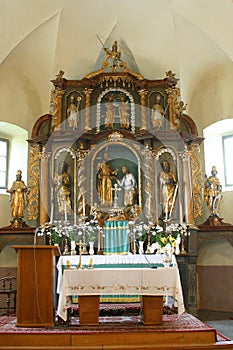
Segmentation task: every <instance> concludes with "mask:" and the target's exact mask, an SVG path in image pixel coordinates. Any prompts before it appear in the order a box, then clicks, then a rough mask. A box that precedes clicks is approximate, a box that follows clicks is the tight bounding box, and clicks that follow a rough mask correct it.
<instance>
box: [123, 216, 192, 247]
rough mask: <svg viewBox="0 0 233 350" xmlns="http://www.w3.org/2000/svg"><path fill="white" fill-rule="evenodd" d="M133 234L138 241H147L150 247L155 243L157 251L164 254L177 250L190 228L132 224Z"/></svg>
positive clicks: (184, 226) (183, 225) (181, 225)
mask: <svg viewBox="0 0 233 350" xmlns="http://www.w3.org/2000/svg"><path fill="white" fill-rule="evenodd" d="M130 224H131V225H132V227H131V228H130V231H131V234H133V236H134V238H135V239H136V240H138V241H144V242H145V241H147V242H148V243H149V245H151V244H153V243H155V244H156V245H155V249H157V250H158V251H159V252H164V251H166V250H168V249H170V250H171V251H172V252H173V251H174V250H175V249H176V248H177V249H176V250H177V251H178V248H179V247H178V245H179V244H180V242H181V239H182V238H183V237H185V236H187V234H188V226H187V225H186V224H170V225H167V226H164V227H162V226H159V225H154V224H153V223H151V222H149V223H148V224H145V223H143V222H140V223H138V224H134V223H133V222H131V223H130Z"/></svg>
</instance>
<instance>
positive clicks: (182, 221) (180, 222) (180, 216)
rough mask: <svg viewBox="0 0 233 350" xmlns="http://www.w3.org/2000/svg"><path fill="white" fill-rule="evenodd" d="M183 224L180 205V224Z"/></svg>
mask: <svg viewBox="0 0 233 350" xmlns="http://www.w3.org/2000/svg"><path fill="white" fill-rule="evenodd" d="M182 223H183V213H182V203H180V224H182Z"/></svg>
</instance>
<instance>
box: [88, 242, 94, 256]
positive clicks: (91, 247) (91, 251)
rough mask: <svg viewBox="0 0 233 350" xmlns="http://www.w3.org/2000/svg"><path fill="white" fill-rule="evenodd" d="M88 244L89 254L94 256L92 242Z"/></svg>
mask: <svg viewBox="0 0 233 350" xmlns="http://www.w3.org/2000/svg"><path fill="white" fill-rule="evenodd" d="M89 244H90V250H89V254H90V255H94V242H89Z"/></svg>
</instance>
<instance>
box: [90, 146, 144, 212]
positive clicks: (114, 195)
mask: <svg viewBox="0 0 233 350" xmlns="http://www.w3.org/2000/svg"><path fill="white" fill-rule="evenodd" d="M92 164H93V176H91V181H93V184H92V186H91V187H92V188H93V203H97V204H98V206H99V207H100V208H102V209H103V211H110V210H112V209H116V210H117V209H122V210H123V209H126V208H130V207H133V206H134V205H138V204H139V203H140V202H141V199H140V200H139V197H141V193H139V191H138V189H139V187H140V186H139V181H140V179H139V177H140V171H139V160H138V159H137V156H136V154H135V152H134V151H133V150H131V149H130V148H129V146H128V145H122V144H121V145H119V144H111V145H108V144H107V145H104V146H103V145H102V146H100V147H99V149H98V150H97V151H96V152H95V154H94V155H93V159H92ZM93 203H92V205H93Z"/></svg>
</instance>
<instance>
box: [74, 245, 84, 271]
mask: <svg viewBox="0 0 233 350" xmlns="http://www.w3.org/2000/svg"><path fill="white" fill-rule="evenodd" d="M76 244H77V246H79V265H78V266H77V268H78V269H81V270H83V265H82V253H83V249H85V251H86V243H84V242H81V241H79V242H78V243H76Z"/></svg>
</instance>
